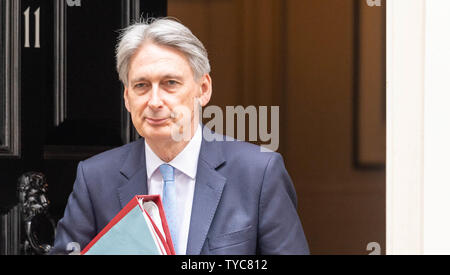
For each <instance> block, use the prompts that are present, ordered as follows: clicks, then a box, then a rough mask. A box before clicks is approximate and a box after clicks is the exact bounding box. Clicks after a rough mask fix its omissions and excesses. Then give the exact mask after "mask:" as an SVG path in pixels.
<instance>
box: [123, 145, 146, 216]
mask: <svg viewBox="0 0 450 275" xmlns="http://www.w3.org/2000/svg"><path fill="white" fill-rule="evenodd" d="M120 173H121V174H122V175H123V176H124V177H125V180H124V181H123V184H122V186H120V187H119V188H118V190H117V191H118V195H119V199H120V204H121V206H122V208H123V207H125V205H127V203H128V202H130V200H131V199H132V198H133V197H134V196H136V195H147V193H148V188H147V170H146V165H145V149H144V139H142V138H141V139H139V140H138V141H136V142H134V143H132V144H131V145H130V152H129V154H128V157H127V159H126V160H125V162H124V164H123V166H122V168H121V169H120Z"/></svg>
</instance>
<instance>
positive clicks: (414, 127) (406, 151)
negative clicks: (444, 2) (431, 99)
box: [386, 0, 425, 254]
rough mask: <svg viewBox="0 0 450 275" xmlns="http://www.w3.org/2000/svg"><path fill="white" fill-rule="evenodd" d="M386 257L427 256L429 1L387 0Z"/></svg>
mask: <svg viewBox="0 0 450 275" xmlns="http://www.w3.org/2000/svg"><path fill="white" fill-rule="evenodd" d="M386 17H387V29H386V35H387V37H386V38H387V45H386V47H387V48H386V53H387V95H386V98H387V129H386V131H387V137H386V139H387V140H386V146H387V156H386V157H387V159H386V253H387V254H422V253H423V214H424V213H423V143H424V141H423V125H424V124H423V123H424V121H423V117H424V110H423V101H424V99H423V98H424V41H425V33H424V31H425V30H424V27H425V1H424V0H390V1H387V16H386Z"/></svg>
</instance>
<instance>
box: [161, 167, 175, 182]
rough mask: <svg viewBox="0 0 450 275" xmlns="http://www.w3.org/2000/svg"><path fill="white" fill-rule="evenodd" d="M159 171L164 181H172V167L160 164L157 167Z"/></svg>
mask: <svg viewBox="0 0 450 275" xmlns="http://www.w3.org/2000/svg"><path fill="white" fill-rule="evenodd" d="M159 171H160V172H161V174H162V177H163V179H164V181H174V177H173V167H172V166H170V165H169V164H162V165H161V166H159Z"/></svg>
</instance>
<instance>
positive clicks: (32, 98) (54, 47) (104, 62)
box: [0, 0, 167, 220]
mask: <svg viewBox="0 0 450 275" xmlns="http://www.w3.org/2000/svg"><path fill="white" fill-rule="evenodd" d="M18 2H20V10H19V11H18V14H16V15H15V16H19V17H20V18H21V20H20V24H21V26H20V39H21V41H20V44H21V49H20V63H19V64H20V66H19V67H20V68H18V69H19V71H20V79H21V80H20V83H14V85H16V87H19V88H20V101H19V105H18V106H17V107H18V108H19V111H20V112H19V113H20V121H19V122H20V123H19V125H18V127H19V128H18V129H19V132H20V156H19V157H16V158H13V157H1V158H0V209H3V210H4V211H3V212H6V211H8V209H11V208H12V207H13V206H14V205H15V204H17V195H16V186H17V179H18V178H19V177H20V175H22V174H23V173H25V172H28V171H38V172H42V173H44V174H45V175H46V177H47V182H48V184H49V188H48V189H49V193H48V196H49V200H50V203H51V206H50V213H51V214H52V215H53V216H54V218H55V219H56V220H58V219H59V218H61V217H62V215H63V212H64V208H65V205H66V202H67V199H68V196H69V194H70V192H71V191H72V186H73V183H74V180H75V173H76V167H77V164H78V162H79V161H80V160H83V159H85V158H88V157H90V156H92V155H94V154H97V153H99V152H102V151H105V150H107V149H109V148H113V147H116V146H120V145H122V144H125V143H128V142H130V141H131V140H133V138H134V137H135V135H134V132H133V129H132V126H131V123H130V121H129V116H128V114H127V113H126V110H125V109H124V106H123V102H122V101H123V96H122V92H123V90H122V89H123V88H122V85H121V84H120V82H119V80H118V76H117V73H116V71H115V60H114V48H115V43H116V41H117V35H118V32H117V31H118V30H119V29H120V28H122V27H125V26H126V25H127V24H129V22H132V21H135V20H137V19H138V18H137V17H138V16H141V15H142V16H149V15H151V16H156V17H158V16H165V15H166V12H167V9H166V6H167V3H166V0H152V1H148V0H140V1H139V0H108V1H105V0H81V1H80V2H81V6H71V7H70V6H67V5H66V0H51V1H50V0H21V1H18ZM70 2H75V3H76V2H77V1H70ZM2 3H3V0H2ZM28 8H29V37H30V39H29V41H30V47H25V44H24V42H25V23H26V22H25V15H24V14H23V13H24V12H25V11H26V10H27V9H28ZM38 10H39V17H40V20H39V24H40V27H39V33H40V45H39V46H40V47H39V48H37V47H36V44H35V34H36V33H35V29H36V15H35V12H37V11H38ZM3 11H4V9H2V15H1V16H0V18H4V14H3ZM0 34H2V35H3V34H4V32H0ZM2 41H4V40H3V39H2ZM2 48H3V46H2V47H0V49H2ZM0 57H1V55H0ZM1 79H2V80H3V78H1ZM1 99H2V97H0V100H1ZM1 106H2V104H0V108H1ZM0 110H1V109H0ZM0 118H1V117H0ZM1 133H2V132H1V131H0V134H1Z"/></svg>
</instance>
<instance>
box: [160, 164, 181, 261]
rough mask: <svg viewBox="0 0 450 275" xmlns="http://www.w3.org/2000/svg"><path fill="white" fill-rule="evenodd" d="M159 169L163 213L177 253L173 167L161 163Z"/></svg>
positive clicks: (175, 195)
mask: <svg viewBox="0 0 450 275" xmlns="http://www.w3.org/2000/svg"><path fill="white" fill-rule="evenodd" d="M159 171H160V172H161V174H162V177H163V180H164V191H163V207H164V213H165V214H166V219H167V223H168V225H169V230H170V236H171V237H172V242H173V246H174V248H175V253H176V254H178V248H177V243H178V242H177V233H178V222H177V218H176V203H177V194H176V192H175V178H174V173H173V172H174V168H173V167H172V166H170V165H169V164H162V165H161V166H160V167H159Z"/></svg>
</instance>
